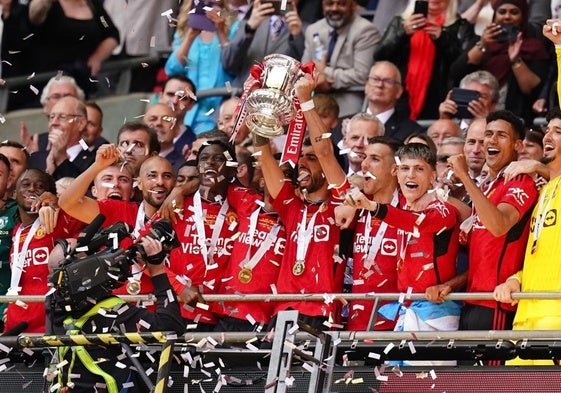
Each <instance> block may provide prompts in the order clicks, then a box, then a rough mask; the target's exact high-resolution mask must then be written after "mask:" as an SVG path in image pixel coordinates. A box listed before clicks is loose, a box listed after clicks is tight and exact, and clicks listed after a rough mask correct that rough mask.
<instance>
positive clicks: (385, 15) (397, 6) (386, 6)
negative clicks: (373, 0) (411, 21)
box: [372, 0, 409, 35]
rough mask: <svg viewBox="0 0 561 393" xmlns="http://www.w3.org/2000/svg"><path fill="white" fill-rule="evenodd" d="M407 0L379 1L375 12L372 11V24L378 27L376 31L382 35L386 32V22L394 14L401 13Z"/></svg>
mask: <svg viewBox="0 0 561 393" xmlns="http://www.w3.org/2000/svg"><path fill="white" fill-rule="evenodd" d="M407 3H409V1H408V0H393V1H380V2H378V5H377V6H376V12H375V13H374V20H373V21H372V23H374V26H376V27H377V28H378V31H380V33H381V34H382V35H384V33H385V32H386V29H387V27H388V24H389V23H390V21H391V20H392V18H393V17H394V16H396V15H399V14H401V13H402V12H403V11H404V10H405V7H407Z"/></svg>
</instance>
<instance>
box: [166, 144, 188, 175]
mask: <svg viewBox="0 0 561 393" xmlns="http://www.w3.org/2000/svg"><path fill="white" fill-rule="evenodd" d="M164 158H165V159H166V160H168V161H169V162H170V164H171V166H172V167H173V173H174V174H175V175H177V171H178V169H179V167H180V166H181V165H183V164H184V163H185V157H183V154H181V153H180V152H178V151H177V149H173V151H171V152H170V153H168V155H167V156H165V157H164Z"/></svg>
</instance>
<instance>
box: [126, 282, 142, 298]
mask: <svg viewBox="0 0 561 393" xmlns="http://www.w3.org/2000/svg"><path fill="white" fill-rule="evenodd" d="M127 293H128V294H129V295H138V294H139V293H140V281H138V280H134V279H131V280H129V281H127Z"/></svg>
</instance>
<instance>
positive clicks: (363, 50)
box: [302, 0, 381, 116]
mask: <svg viewBox="0 0 561 393" xmlns="http://www.w3.org/2000/svg"><path fill="white" fill-rule="evenodd" d="M322 5H323V15H324V18H323V19H320V20H319V21H317V22H316V23H314V24H312V25H310V26H308V28H307V29H306V42H305V48H304V55H303V56H302V62H309V61H312V60H313V61H314V63H315V65H316V69H317V71H318V72H319V74H320V76H319V79H318V84H317V87H316V92H318V93H330V94H333V96H334V97H335V99H336V100H337V103H338V104H339V108H340V112H341V113H340V115H341V116H347V115H351V114H354V113H357V112H359V111H360V109H361V107H362V101H363V98H364V95H363V93H362V92H341V93H339V92H337V90H346V89H348V88H349V87H352V86H357V85H362V84H364V82H366V79H367V77H368V70H369V69H370V66H371V65H372V59H373V56H374V50H375V49H376V46H377V44H378V42H380V39H381V35H380V33H379V32H378V29H377V28H376V27H375V26H374V25H373V24H372V23H371V22H370V21H368V20H366V19H365V18H363V17H361V16H360V15H358V14H357V4H356V2H355V0H323V2H322ZM314 35H317V36H318V37H319V40H320V41H321V44H322V46H323V47H324V48H325V49H326V52H325V54H324V55H323V58H321V59H318V58H317V57H318V56H319V54H318V53H315V52H317V44H314ZM314 53H315V56H314ZM314 57H316V58H315V59H314Z"/></svg>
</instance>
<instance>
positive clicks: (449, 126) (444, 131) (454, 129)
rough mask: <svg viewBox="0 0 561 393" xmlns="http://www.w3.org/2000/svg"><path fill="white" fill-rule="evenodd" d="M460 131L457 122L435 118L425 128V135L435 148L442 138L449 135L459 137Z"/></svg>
mask: <svg viewBox="0 0 561 393" xmlns="http://www.w3.org/2000/svg"><path fill="white" fill-rule="evenodd" d="M461 133H462V131H461V130H460V126H459V125H458V123H456V122H455V121H453V120H449V119H439V120H436V121H435V122H434V123H432V124H431V126H430V127H429V128H428V130H427V135H428V136H429V137H430V138H431V139H432V141H433V142H434V144H435V146H436V147H437V148H438V146H439V145H440V143H441V142H442V141H443V140H444V138H448V137H450V136H458V137H459V136H460V135H461Z"/></svg>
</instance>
